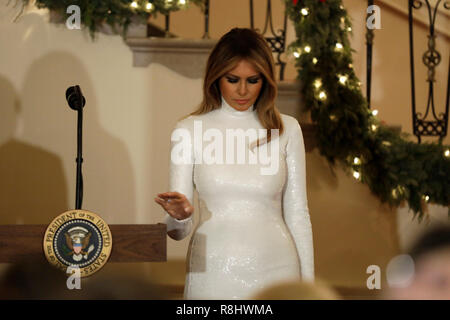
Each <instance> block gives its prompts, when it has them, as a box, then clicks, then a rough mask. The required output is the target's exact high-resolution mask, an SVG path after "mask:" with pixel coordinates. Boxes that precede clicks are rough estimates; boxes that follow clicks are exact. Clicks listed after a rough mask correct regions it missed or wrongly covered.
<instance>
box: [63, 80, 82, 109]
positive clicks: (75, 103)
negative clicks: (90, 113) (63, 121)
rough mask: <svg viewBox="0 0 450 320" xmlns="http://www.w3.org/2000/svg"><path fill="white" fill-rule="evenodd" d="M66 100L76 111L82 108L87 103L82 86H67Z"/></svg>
mask: <svg viewBox="0 0 450 320" xmlns="http://www.w3.org/2000/svg"><path fill="white" fill-rule="evenodd" d="M66 100H67V103H68V104H69V107H70V108H71V109H73V110H76V111H79V110H81V109H82V108H83V107H84V105H85V104H86V99H85V98H84V97H83V94H82V93H81V88H80V86H78V85H76V86H72V87H69V88H67V90H66Z"/></svg>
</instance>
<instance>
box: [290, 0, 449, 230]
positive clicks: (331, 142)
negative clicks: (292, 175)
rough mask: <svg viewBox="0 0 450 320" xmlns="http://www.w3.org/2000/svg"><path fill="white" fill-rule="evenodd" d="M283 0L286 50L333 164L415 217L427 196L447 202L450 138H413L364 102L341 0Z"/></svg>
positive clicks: (321, 148)
mask: <svg viewBox="0 0 450 320" xmlns="http://www.w3.org/2000/svg"><path fill="white" fill-rule="evenodd" d="M284 1H285V4H286V10H287V14H288V16H289V19H290V20H291V21H292V22H293V24H294V26H295V32H296V40H295V41H294V42H293V43H291V44H290V45H289V46H288V51H289V52H290V53H292V54H293V55H294V56H295V58H296V61H295V66H296V68H297V70H298V79H299V80H300V82H301V84H302V89H301V92H302V95H303V99H304V103H305V106H306V107H307V109H308V111H310V112H311V119H312V121H313V122H314V123H315V124H316V125H317V140H318V148H319V151H320V154H321V155H323V156H324V157H326V159H327V160H328V161H329V163H330V164H331V168H334V167H335V165H336V164H337V163H338V164H339V165H340V166H341V167H342V168H343V169H344V170H345V171H346V172H347V173H348V174H353V176H354V177H355V178H356V179H358V180H359V181H361V182H362V183H365V184H367V185H368V187H369V188H370V190H371V191H372V193H373V194H374V195H376V196H377V197H378V198H379V199H380V200H381V201H382V202H383V203H388V204H389V205H390V206H391V207H395V206H398V205H400V204H402V203H403V202H405V201H406V202H407V203H408V205H409V208H410V209H412V210H413V212H414V215H415V216H417V215H418V217H419V221H421V220H422V218H423V217H424V213H425V207H426V203H435V204H439V205H442V206H449V205H450V148H449V146H446V145H443V144H442V141H441V140H440V141H438V142H437V143H421V144H418V143H414V142H411V141H409V140H408V138H409V137H410V136H411V135H410V134H407V133H401V132H400V133H395V132H394V131H392V130H391V129H390V128H388V127H386V126H384V125H383V124H382V123H381V122H380V121H379V120H378V119H377V117H376V114H375V112H372V111H371V110H370V109H369V108H368V104H367V101H366V99H365V98H364V97H363V95H362V92H361V88H360V82H359V80H358V78H357V77H356V75H355V72H354V70H353V66H352V52H353V50H352V49H351V47H350V42H349V36H350V35H351V33H352V29H351V28H352V23H351V21H350V19H349V16H348V14H347V11H346V10H345V8H344V7H343V5H342V0H284ZM448 212H449V217H450V208H449V211H448Z"/></svg>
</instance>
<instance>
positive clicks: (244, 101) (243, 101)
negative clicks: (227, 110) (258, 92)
mask: <svg viewBox="0 0 450 320" xmlns="http://www.w3.org/2000/svg"><path fill="white" fill-rule="evenodd" d="M249 100H250V99H246V100H234V101H236V102H237V103H239V104H245V103H247V102H249Z"/></svg>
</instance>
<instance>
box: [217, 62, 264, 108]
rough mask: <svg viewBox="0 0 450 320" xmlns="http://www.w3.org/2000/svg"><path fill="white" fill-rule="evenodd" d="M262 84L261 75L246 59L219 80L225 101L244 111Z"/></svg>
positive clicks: (255, 97)
mask: <svg viewBox="0 0 450 320" xmlns="http://www.w3.org/2000/svg"><path fill="white" fill-rule="evenodd" d="M262 85H263V76H262V75H261V74H260V73H259V72H258V71H256V70H255V68H254V67H253V66H252V64H251V63H249V62H248V61H247V60H241V61H240V62H239V63H238V64H237V66H236V67H235V68H234V69H232V70H231V71H229V72H228V73H226V74H225V75H224V76H222V77H221V78H220V80H219V87H220V92H221V93H222V96H223V97H224V99H225V101H226V102H227V103H228V104H229V105H230V106H232V107H233V108H234V109H236V110H238V111H245V110H247V109H248V108H249V107H250V106H251V105H253V104H254V103H255V101H256V99H257V98H258V96H259V92H260V91H261V87H262Z"/></svg>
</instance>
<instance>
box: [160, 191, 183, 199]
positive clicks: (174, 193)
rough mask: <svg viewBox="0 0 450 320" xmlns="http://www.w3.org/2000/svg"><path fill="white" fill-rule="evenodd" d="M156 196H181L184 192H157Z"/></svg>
mask: <svg viewBox="0 0 450 320" xmlns="http://www.w3.org/2000/svg"><path fill="white" fill-rule="evenodd" d="M157 196H158V197H160V198H183V197H184V194H182V193H179V192H176V191H174V192H163V193H158V194H157Z"/></svg>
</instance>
